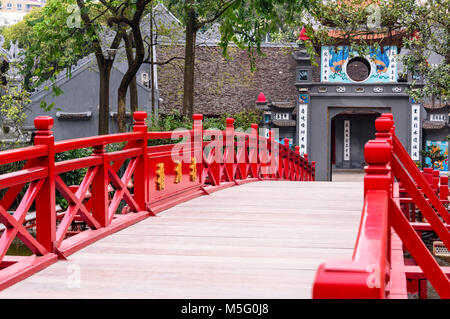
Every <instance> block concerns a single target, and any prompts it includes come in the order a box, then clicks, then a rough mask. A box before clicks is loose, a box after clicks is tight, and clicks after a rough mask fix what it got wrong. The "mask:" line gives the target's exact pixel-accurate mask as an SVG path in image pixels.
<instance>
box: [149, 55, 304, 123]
mask: <svg viewBox="0 0 450 319" xmlns="http://www.w3.org/2000/svg"><path fill="white" fill-rule="evenodd" d="M293 50H295V48H289V47H263V48H262V52H263V53H264V54H265V56H262V57H261V56H258V57H257V58H256V70H255V71H254V72H251V71H250V59H249V57H248V52H247V51H245V50H240V49H238V48H236V47H231V48H229V52H228V53H229V56H230V58H229V59H225V58H224V57H223V56H222V52H221V48H219V47H217V46H212V47H207V46H199V47H197V48H196V69H195V72H196V73H195V96H194V103H195V110H194V112H195V113H202V114H204V115H219V114H223V113H225V112H228V113H236V112H239V111H241V110H243V109H244V108H253V107H254V105H255V101H256V98H257V96H258V94H259V92H264V94H265V95H266V97H267V98H268V99H271V100H273V101H286V102H292V103H294V102H295V101H296V88H295V86H294V83H295V68H296V63H295V60H294V59H293V57H292V52H293ZM174 56H178V57H184V47H182V46H159V47H158V48H157V59H158V62H161V61H166V60H167V59H170V58H171V57H174ZM183 63H184V60H182V59H177V60H174V61H173V62H172V63H170V64H166V65H161V66H158V85H159V90H160V97H161V98H162V99H163V101H162V102H161V103H160V112H161V113H168V112H170V111H171V110H179V111H180V112H181V110H182V101H183V68H184V66H183Z"/></svg>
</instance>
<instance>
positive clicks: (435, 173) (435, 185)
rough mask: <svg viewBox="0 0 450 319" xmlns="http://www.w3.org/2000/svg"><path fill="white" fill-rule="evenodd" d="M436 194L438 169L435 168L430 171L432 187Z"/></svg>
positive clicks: (437, 190) (437, 189)
mask: <svg viewBox="0 0 450 319" xmlns="http://www.w3.org/2000/svg"><path fill="white" fill-rule="evenodd" d="M431 188H432V189H433V190H434V191H435V192H436V194H438V192H439V170H437V169H435V170H433V173H432V187H431Z"/></svg>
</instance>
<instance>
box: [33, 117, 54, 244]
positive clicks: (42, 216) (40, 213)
mask: <svg viewBox="0 0 450 319" xmlns="http://www.w3.org/2000/svg"><path fill="white" fill-rule="evenodd" d="M34 126H35V128H36V130H37V132H36V136H35V138H34V145H45V146H47V156H45V157H41V158H39V159H38V160H37V163H38V165H40V166H44V167H47V169H48V177H47V178H46V179H45V182H44V184H43V186H42V187H41V189H40V191H39V193H38V194H37V196H36V200H35V203H36V239H37V241H38V242H39V243H40V244H41V245H42V246H44V247H45V249H47V250H48V251H50V252H54V249H55V248H56V247H54V246H55V241H56V209H55V207H56V200H55V139H54V137H53V132H52V131H51V128H52V127H53V118H51V117H50V116H38V117H37V118H35V119H34Z"/></svg>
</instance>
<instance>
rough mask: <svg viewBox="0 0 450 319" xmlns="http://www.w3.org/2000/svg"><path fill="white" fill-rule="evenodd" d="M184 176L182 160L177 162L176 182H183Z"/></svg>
mask: <svg viewBox="0 0 450 319" xmlns="http://www.w3.org/2000/svg"><path fill="white" fill-rule="evenodd" d="M182 177H183V171H182V170H181V162H180V161H176V162H175V184H178V183H180V182H181V178H182Z"/></svg>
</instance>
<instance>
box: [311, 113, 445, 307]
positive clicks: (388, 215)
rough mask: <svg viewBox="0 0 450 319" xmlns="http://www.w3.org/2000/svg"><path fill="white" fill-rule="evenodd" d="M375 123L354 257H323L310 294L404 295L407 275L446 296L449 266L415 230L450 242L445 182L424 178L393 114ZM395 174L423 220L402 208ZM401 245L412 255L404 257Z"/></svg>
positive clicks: (407, 287) (367, 152)
mask: <svg viewBox="0 0 450 319" xmlns="http://www.w3.org/2000/svg"><path fill="white" fill-rule="evenodd" d="M375 126H376V129H377V134H376V139H375V140H372V141H369V142H368V143H367V144H366V146H365V149H364V155H365V159H366V162H367V164H368V165H367V166H366V168H365V171H366V176H365V178H364V207H363V211H362V217H361V223H360V228H359V233H358V236H357V242H356V245H355V249H354V253H353V258H352V259H351V260H348V261H345V260H337V261H327V262H325V263H323V264H322V265H321V266H320V267H319V269H318V271H317V274H316V278H315V281H314V287H313V297H314V298H342V299H343V298H406V297H407V292H411V288H410V287H411V285H407V282H408V281H409V282H411V281H414V280H416V281H417V280H428V281H430V283H431V285H432V286H433V287H434V289H435V290H436V292H437V293H438V294H439V296H440V297H442V298H450V280H449V278H448V277H449V276H450V271H449V269H448V267H441V266H440V265H439V264H438V263H437V262H436V260H435V258H434V257H433V256H432V255H431V253H430V251H429V250H428V249H427V247H426V246H425V244H424V243H423V241H422V239H421V237H420V236H419V234H418V231H420V230H424V229H427V230H432V231H435V232H436V234H437V235H438V236H439V238H440V239H441V240H442V242H443V243H444V244H445V246H446V247H447V249H448V248H449V247H450V232H449V230H450V227H449V222H450V215H449V213H448V211H447V209H446V208H445V206H444V204H448V185H447V187H446V186H445V185H441V187H438V186H439V185H438V184H437V183H436V182H434V183H433V179H431V185H430V179H429V177H428V180H427V175H426V174H425V175H424V174H423V173H421V172H420V171H419V169H418V168H417V166H416V165H415V163H414V162H413V161H412V160H411V158H410V156H409V154H408V153H407V152H406V150H405V149H404V148H403V146H402V144H401V143H400V141H399V140H398V138H397V137H396V135H395V127H394V122H393V117H392V114H390V113H385V114H382V116H381V117H379V118H378V119H377V120H376V121H375ZM436 177H437V176H436V175H435V178H436ZM395 179H397V181H398V182H399V183H400V184H401V185H402V193H403V194H406V197H407V199H408V200H409V199H410V200H411V201H412V202H413V203H414V204H415V205H416V206H417V207H418V208H419V210H420V212H421V214H422V215H423V216H424V217H425V219H426V221H427V222H426V223H423V222H422V223H411V222H410V218H409V217H408V216H409V211H406V209H403V210H402V209H401V206H400V205H401V203H402V201H403V203H405V202H404V200H405V198H403V199H402V198H400V196H399V194H400V190H399V186H398V185H399V183H396V182H395ZM445 181H447V183H448V180H447V179H445V178H443V179H442V183H445ZM433 185H434V187H433ZM445 196H447V197H446V198H445ZM407 213H408V214H407ZM404 249H406V250H407V251H408V252H409V253H410V255H411V256H412V257H413V259H404V255H403V253H404ZM425 283H426V282H425ZM422 289H423V288H422ZM425 289H426V285H425ZM424 297H425V296H424Z"/></svg>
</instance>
